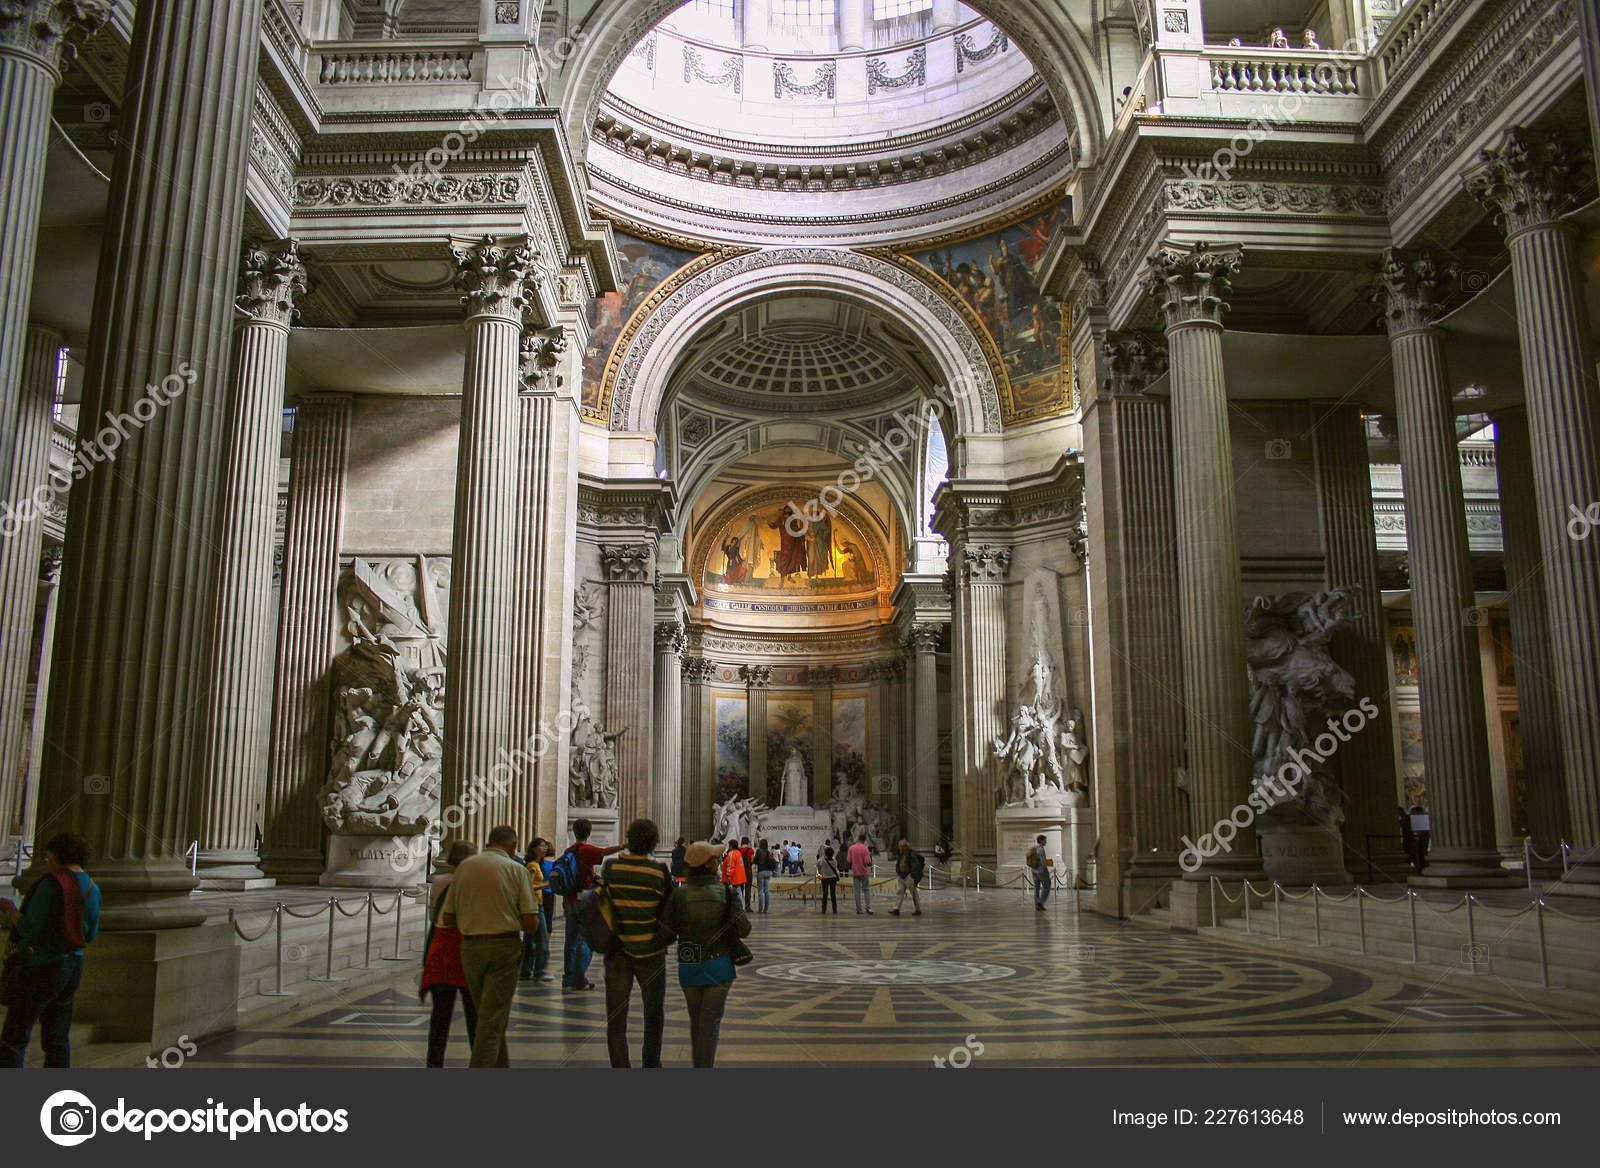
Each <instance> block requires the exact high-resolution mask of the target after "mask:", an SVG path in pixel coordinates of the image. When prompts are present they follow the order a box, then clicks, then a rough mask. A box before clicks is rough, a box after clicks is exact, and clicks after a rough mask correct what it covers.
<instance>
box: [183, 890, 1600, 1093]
mask: <svg viewBox="0 0 1600 1168" xmlns="http://www.w3.org/2000/svg"><path fill="white" fill-rule="evenodd" d="M842 899H843V900H844V903H843V904H842V905H841V908H842V909H843V911H842V912H841V913H840V914H839V915H837V916H834V915H831V914H830V915H829V916H827V917H822V916H820V915H818V914H817V913H816V911H815V910H814V909H811V908H805V907H802V906H801V905H799V904H797V903H789V902H783V903H780V902H777V901H775V902H774V904H773V911H772V912H771V913H770V914H769V915H766V916H755V917H753V918H752V920H753V921H754V923H755V929H754V932H753V934H752V936H751V938H750V942H751V946H752V948H753V949H754V950H755V953H756V959H755V961H754V962H753V963H752V964H751V965H749V966H747V967H746V968H745V970H744V971H743V972H742V973H741V974H740V977H739V980H738V983H737V985H736V986H735V988H734V991H733V994H732V996H731V997H730V999H729V1005H728V1012H727V1016H726V1018H725V1020H724V1023H723V1028H722V1041H721V1046H720V1049H719V1051H718V1064H719V1065H722V1066H780V1065H782V1066H813V1067H859V1066H919V1065H920V1066H931V1065H934V1060H935V1059H936V1058H937V1059H943V1060H947V1061H953V1062H954V1063H955V1064H957V1065H963V1064H965V1063H966V1062H967V1061H968V1060H969V1059H970V1061H971V1062H972V1063H973V1064H975V1065H990V1066H1079V1067H1102V1066H1117V1067H1125V1066H1136V1067H1153V1066H1186V1067H1205V1066H1216V1067H1223V1066H1253V1067H1263V1066H1283V1067H1293V1066H1362V1067H1367V1066H1370V1067H1418V1066H1427V1067H1432V1066H1505V1065H1519V1066H1585V1065H1587V1066H1597V1065H1600V1010H1597V1009H1596V1008H1595V1007H1593V1006H1589V1005H1576V1004H1574V1005H1572V1006H1571V1007H1570V1008H1568V1007H1557V1006H1552V1005H1539V1004H1536V1003H1535V1002H1534V1001H1532V1000H1530V998H1529V997H1528V996H1526V995H1524V994H1523V992H1522V991H1520V990H1519V989H1518V988H1517V987H1514V986H1511V985H1509V984H1507V983H1505V982H1502V981H1499V980H1497V979H1492V978H1488V977H1484V976H1482V975H1476V976H1475V975H1472V974H1470V973H1467V972H1465V971H1461V970H1453V971H1442V970H1439V969H1417V970H1414V971H1413V970H1406V971H1403V972H1380V971H1377V970H1375V969H1368V968H1358V967H1357V966H1356V965H1353V964H1347V963H1344V962H1342V961H1341V960H1340V959H1339V957H1340V955H1339V954H1337V953H1332V952H1327V951H1317V952H1315V953H1314V954H1312V953H1306V952H1296V951H1292V950H1287V949H1284V950H1274V951H1272V952H1263V951H1262V950H1261V949H1259V948H1255V947H1249V946H1246V945H1243V944H1238V943H1235V942H1232V941H1228V940H1225V939H1222V938H1215V939H1213V938H1212V937H1210V936H1207V937H1206V938H1204V939H1202V938H1197V937H1194V936H1188V935H1183V934H1174V933H1170V932H1166V931H1163V930H1160V929H1157V928H1152V927H1150V926H1148V925H1140V924H1127V923H1118V922H1115V921H1108V920H1105V919H1102V918H1100V917H1097V916H1095V915H1093V914H1092V913H1090V912H1088V911H1087V910H1085V911H1083V912H1082V913H1081V914H1080V913H1075V912H1074V911H1073V908H1072V904H1071V901H1070V900H1069V899H1067V898H1065V897H1063V896H1061V895H1059V894H1058V896H1057V897H1055V898H1054V899H1053V900H1052V904H1051V907H1050V908H1049V909H1048V910H1047V911H1046V912H1036V911H1034V909H1033V908H1032V906H1031V904H1030V902H1029V901H1028V900H1027V899H1026V898H1025V896H1024V895H1022V894H1019V893H1015V892H1006V891H1000V892H995V891H990V892H984V893H981V894H979V893H970V892H969V893H962V892H959V891H945V892H938V893H933V894H930V895H928V896H926V897H925V901H924V907H925V909H926V911H925V913H924V915H923V916H921V917H913V916H910V915H909V913H910V907H909V905H907V908H906V913H907V915H905V916H902V917H899V918H896V917H892V916H889V915H888V913H887V910H888V908H889V907H891V906H890V905H889V904H887V903H885V902H884V901H883V900H881V899H879V900H878V902H877V903H876V905H875V908H876V910H877V911H876V915H873V916H870V917H869V916H858V915H856V913H855V912H854V911H853V909H852V907H851V905H850V904H849V902H848V898H842ZM559 940H560V937H559V927H558V930H557V938H556V941H557V943H558V945H559ZM670 969H671V966H670V958H669V976H670ZM599 973H600V970H599V968H598V962H597V964H596V967H595V968H593V969H592V970H591V977H594V978H596V979H598V975H599ZM415 985H416V971H415V970H414V969H408V970H407V972H406V973H405V974H403V975H400V976H397V977H395V978H394V979H392V980H391V981H389V982H388V983H386V984H384V985H382V986H380V987H378V988H372V987H368V988H367V989H364V990H358V991H355V992H354V993H352V994H350V995H348V996H347V997H346V998H344V999H342V1000H339V1001H337V1002H336V1003H334V1004H325V1005H321V1006H316V1007H311V1008H309V1009H308V1010H307V1011H306V1012H305V1016H303V1017H295V1018H292V1019H283V1020H280V1021H278V1022H276V1023H271V1024H267V1025H265V1026H263V1027H261V1028H258V1029H250V1030H243V1031H240V1032H237V1033H235V1034H231V1035H228V1036H227V1037H225V1038H222V1039H219V1040H216V1041H214V1042H211V1043H209V1044H206V1045H203V1046H202V1047H201V1048H200V1050H199V1052H198V1054H197V1055H196V1056H195V1057H194V1058H191V1059H190V1060H189V1063H190V1065H191V1066H194V1065H202V1066H213V1067H412V1066H421V1065H422V1061H423V1052H424V1050H425V1047H426V1038H427V1015H426V1012H425V1010H424V1009H423V1007H421V1006H420V1005H419V1004H418V1001H417V996H416V992H415ZM1545 1000H1546V1001H1548V1000H1549V999H1545ZM631 1022H632V1026H631V1036H632V1038H633V1043H634V1057H635V1059H637V1057H638V1040H639V1034H640V1019H639V1016H638V1002H637V998H635V1002H634V1007H633V1014H632V1018H631ZM509 1040H510V1047H511V1060H512V1064H513V1065H514V1066H530V1065H535V1066H553V1065H557V1064H566V1063H570V1064H576V1065H584V1066H603V1065H605V1063H606V1049H605V1007H604V998H603V994H602V993H601V992H600V991H598V990H596V991H593V992H589V993H571V992H565V991H563V990H562V989H561V988H560V986H559V983H548V984H534V983H524V984H523V985H522V987H521V989H520V991H519V993H518V997H517V1004H516V1008H515V1012H514V1014H513V1018H512V1024H511V1028H510V1033H509ZM466 1054H467V1050H466V1037H465V1026H464V1024H463V1023H462V1022H461V1021H460V1019H459V1018H458V1019H457V1023H456V1031H455V1034H454V1035H453V1037H452V1043H451V1050H450V1058H449V1062H450V1065H464V1064H465V1061H466ZM664 1061H665V1063H666V1064H667V1065H669V1066H686V1065H688V1062H689V1049H688V1032H687V1028H686V1024H685V1014H684V1007H683V1000H682V998H681V996H680V995H679V993H678V991H677V988H676V979H675V978H672V980H670V981H669V988H668V993H667V1030H666V1046H665V1050H664Z"/></svg>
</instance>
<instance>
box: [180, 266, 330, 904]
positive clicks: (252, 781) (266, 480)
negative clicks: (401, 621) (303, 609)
mask: <svg viewBox="0 0 1600 1168" xmlns="http://www.w3.org/2000/svg"><path fill="white" fill-rule="evenodd" d="M305 287H306V282H305V265H304V264H303V263H301V260H300V255H299V251H298V249H297V248H296V246H295V244H294V241H293V240H283V241H281V242H279V243H276V244H261V243H250V244H246V246H245V249H244V264H243V268H242V271H241V276H240V289H239V300H238V303H239V307H240V308H241V309H242V310H243V311H244V312H246V313H248V314H249V319H248V320H246V321H245V322H244V323H243V324H241V325H240V326H239V334H238V345H237V348H236V350H235V355H234V386H235V390H234V395H233V402H232V406H231V409H232V411H233V418H232V421H231V425H230V432H229V437H228V444H227V447H226V456H225V461H224V464H223V484H222V496H223V498H222V514H221V515H220V516H219V521H218V523H217V540H216V546H217V559H216V566H217V594H216V604H215V617H214V618H213V619H214V622H215V623H214V632H213V638H214V640H213V647H212V660H213V662H214V666H213V668H214V671H215V672H214V681H213V683H212V690H211V692H210V694H208V695H207V699H208V700H207V710H206V715H207V716H206V721H205V734H204V738H203V740H202V744H201V754H200V760H199V770H198V774H197V776H196V782H195V808H194V814H195V820H194V823H195V827H194V831H195V839H196V840H197V841H198V842H199V844H200V860H199V863H200V866H201V867H202V868H203V869H204V872H203V873H202V875H201V880H202V883H204V884H205V885H206V886H207V887H227V886H235V885H239V883H240V882H241V881H252V880H259V879H260V878H261V877H262V871H261V869H260V868H259V867H257V866H256V865H257V862H258V860H259V856H258V855H257V852H256V823H257V813H258V812H259V811H260V810H261V804H262V796H263V794H264V791H265V786H266V767H265V763H266V757H267V750H268V737H267V736H268V732H269V730H270V728H271V722H272V656H273V642H274V634H275V632H276V627H275V620H274V617H275V614H274V613H273V611H272V542H273V526H274V523H275V520H276V518H277V509H278V456H279V449H280V446H281V444H282V442H281V439H282V434H283V392H284V377H285V375H286V374H287V373H288V367H289V324H290V320H291V319H292V317H293V314H294V301H295V297H297V296H299V295H301V294H302V293H304V291H305Z"/></svg>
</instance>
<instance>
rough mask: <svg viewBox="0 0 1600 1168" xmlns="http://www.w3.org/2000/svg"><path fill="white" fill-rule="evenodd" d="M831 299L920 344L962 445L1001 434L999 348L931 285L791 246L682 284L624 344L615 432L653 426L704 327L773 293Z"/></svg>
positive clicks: (882, 266)
mask: <svg viewBox="0 0 1600 1168" xmlns="http://www.w3.org/2000/svg"><path fill="white" fill-rule="evenodd" d="M780 292H781V293H796V292H801V293H813V294H821V295H828V296H835V297H839V298H842V299H845V300H850V301H853V302H855V303H858V304H862V305H864V306H865V307H867V308H870V309H873V310H875V311H877V312H882V313H887V314H888V315H890V316H892V317H894V318H895V320H896V321H897V322H898V323H899V324H901V325H902V326H903V327H905V328H906V329H907V330H909V331H910V332H911V333H912V334H913V335H914V336H915V337H916V338H917V340H918V341H919V342H920V343H921V345H922V347H923V349H924V350H925V351H926V353H927V355H928V356H929V358H930V359H931V360H932V362H933V364H934V365H935V367H936V368H937V369H938V372H939V377H940V379H941V381H942V383H943V384H944V385H945V386H947V387H949V389H950V390H951V392H952V394H953V397H954V413H955V431H956V437H957V438H958V439H960V438H966V437H969V436H971V435H974V434H998V433H1000V432H1001V430H1002V428H1003V423H1002V420H1001V412H1000V387H999V384H998V383H997V376H998V377H1000V378H1003V377H1004V376H1005V374H1004V371H1003V370H1001V369H1000V368H999V365H998V362H997V361H995V360H994V355H993V354H992V353H991V351H990V350H992V349H993V342H992V341H990V340H989V339H988V338H987V337H986V336H985V337H982V338H980V336H979V335H978V333H976V332H975V331H974V330H973V328H972V327H971V325H970V324H968V322H967V320H966V319H965V318H964V317H963V316H962V314H961V313H960V312H958V311H957V310H956V308H955V307H954V306H953V305H952V304H951V303H950V302H949V301H948V300H947V299H946V298H945V297H943V296H941V295H940V294H939V293H938V291H937V290H935V289H934V288H933V287H931V286H930V285H929V284H928V282H927V281H925V280H921V279H918V278H917V277H916V276H915V275H914V274H913V273H910V272H908V271H906V270H905V268H904V267H902V266H900V265H897V264H894V263H891V262H890V261H888V260H886V259H883V258H880V257H878V256H875V255H869V254H866V253H864V252H857V251H842V250H837V249H832V248H811V247H787V248H772V249H768V250H762V251H749V252H742V253H739V254H736V255H733V256H731V257H730V258H728V259H726V260H723V261H722V262H721V263H717V264H714V265H712V266H711V267H708V268H706V269H704V270H703V271H701V272H699V273H697V274H696V275H694V276H693V277H691V278H690V279H688V280H686V281H684V282H683V283H682V284H680V285H679V286H678V287H677V288H676V289H674V290H673V291H672V293H671V294H670V295H668V296H666V297H665V298H664V299H663V300H662V301H661V302H660V303H659V304H657V305H656V306H655V307H654V310H653V311H652V312H651V314H650V317H649V319H648V320H646V321H644V323H643V324H642V325H641V326H640V327H639V329H638V330H637V331H636V332H634V333H632V334H631V335H629V336H627V337H626V338H625V339H626V347H625V348H624V349H622V350H621V351H620V352H618V353H615V354H613V356H612V359H611V361H610V362H609V363H608V364H607V367H606V373H605V376H606V384H604V385H602V386H601V401H602V402H609V410H610V428H611V429H612V430H616V431H629V432H634V433H643V432H648V431H652V430H654V429H655V428H656V418H657V416H658V415H659V414H660V411H661V406H662V403H663V401H664V400H665V397H666V393H667V389H668V385H669V382H670V380H671V378H672V374H673V371H674V367H675V365H676V362H677V359H678V355H679V354H680V353H682V352H683V350H684V349H685V347H686V346H687V345H688V343H689V342H690V341H691V340H692V339H693V338H694V337H695V336H696V335H697V334H698V333H699V332H700V331H701V330H702V329H704V328H706V327H708V326H709V325H711V324H712V323H713V322H714V321H716V320H717V319H718V318H719V317H721V316H723V315H724V314H726V313H727V312H729V311H731V310H733V309H736V308H738V307H740V306H741V305H743V304H746V303H748V302H750V301H751V300H753V299H756V298H759V297H763V296H770V295H773V294H775V293H780Z"/></svg>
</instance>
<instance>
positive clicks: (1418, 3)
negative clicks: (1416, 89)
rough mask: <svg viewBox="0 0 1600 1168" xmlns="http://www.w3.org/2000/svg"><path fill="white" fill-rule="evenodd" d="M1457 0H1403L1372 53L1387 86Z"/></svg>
mask: <svg viewBox="0 0 1600 1168" xmlns="http://www.w3.org/2000/svg"><path fill="white" fill-rule="evenodd" d="M1457 3H1458V0H1404V2H1403V4H1402V7H1401V9H1400V15H1399V16H1397V17H1395V19H1394V23H1393V24H1391V25H1390V26H1389V28H1388V30H1387V31H1385V33H1384V34H1383V39H1382V40H1380V41H1379V42H1378V44H1377V46H1376V48H1375V49H1374V50H1373V55H1374V56H1375V57H1376V58H1377V61H1378V73H1379V76H1380V77H1381V78H1382V80H1383V81H1384V82H1385V83H1387V82H1388V80H1389V78H1391V77H1393V76H1394V74H1395V73H1396V71H1398V70H1399V68H1400V66H1401V65H1403V64H1404V63H1405V61H1406V60H1407V58H1409V57H1410V56H1411V54H1412V53H1413V52H1414V51H1415V50H1416V48H1417V46H1418V45H1420V44H1421V43H1422V40H1423V38H1424V37H1425V36H1427V34H1428V32H1429V31H1430V30H1431V29H1432V28H1433V27H1434V25H1435V24H1437V23H1438V22H1439V20H1440V18H1442V17H1443V16H1444V15H1445V13H1446V12H1447V11H1448V10H1449V9H1451V8H1453V7H1455V5H1456V4H1457Z"/></svg>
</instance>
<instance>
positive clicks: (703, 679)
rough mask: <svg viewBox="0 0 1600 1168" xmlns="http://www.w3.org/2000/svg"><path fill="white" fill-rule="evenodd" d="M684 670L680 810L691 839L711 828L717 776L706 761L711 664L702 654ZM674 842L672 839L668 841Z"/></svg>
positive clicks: (681, 823) (680, 822)
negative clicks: (681, 793) (681, 795)
mask: <svg viewBox="0 0 1600 1168" xmlns="http://www.w3.org/2000/svg"><path fill="white" fill-rule="evenodd" d="M681 669H682V673H683V710H684V721H683V764H682V765H683V778H682V784H683V798H682V801H681V804H680V808H679V812H678V833H679V834H680V835H682V836H683V837H684V838H685V839H688V840H689V841H690V842H693V841H694V840H699V839H704V838H705V837H706V836H707V835H708V834H709V833H710V831H711V804H712V803H714V802H715V801H716V793H717V791H716V787H717V784H716V775H715V774H714V773H713V768H712V767H710V766H708V765H706V762H705V755H706V750H705V743H706V737H707V735H708V734H710V725H711V715H710V712H709V709H708V696H707V695H708V693H709V690H708V683H709V682H710V680H711V677H712V665H711V663H710V662H709V661H707V660H706V659H705V658H703V657H689V658H686V659H684V661H683V664H682V666H681ZM667 842H668V843H671V842H672V841H671V840H667Z"/></svg>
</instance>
